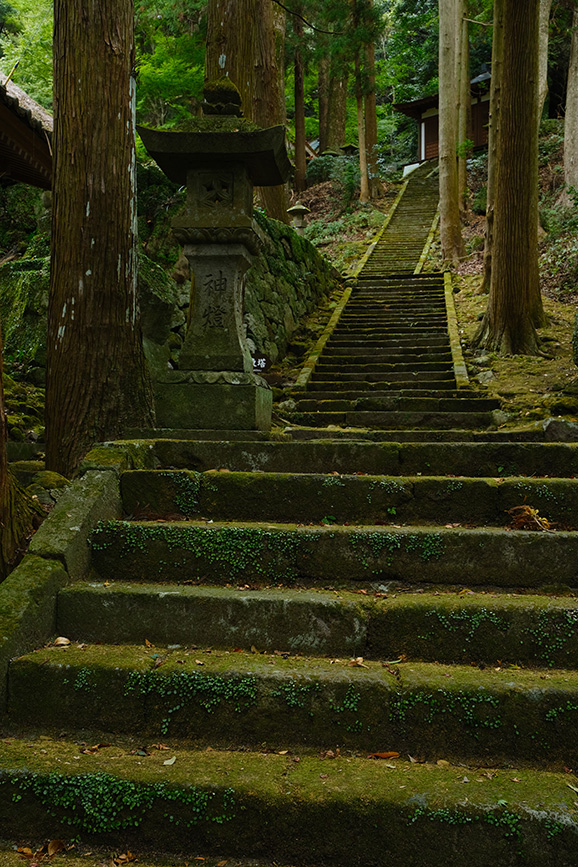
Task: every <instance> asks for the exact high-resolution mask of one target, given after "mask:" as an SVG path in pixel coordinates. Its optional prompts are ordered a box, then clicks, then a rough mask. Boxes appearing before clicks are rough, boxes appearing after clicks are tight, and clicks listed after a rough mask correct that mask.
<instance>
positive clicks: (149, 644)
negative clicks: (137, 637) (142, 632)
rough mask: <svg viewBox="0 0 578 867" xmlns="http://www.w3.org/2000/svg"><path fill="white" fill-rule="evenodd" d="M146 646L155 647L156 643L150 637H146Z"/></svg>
mask: <svg viewBox="0 0 578 867" xmlns="http://www.w3.org/2000/svg"><path fill="white" fill-rule="evenodd" d="M145 647H154V644H153V643H152V641H149V640H148V638H145Z"/></svg>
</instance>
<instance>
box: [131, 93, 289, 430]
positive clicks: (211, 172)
mask: <svg viewBox="0 0 578 867" xmlns="http://www.w3.org/2000/svg"><path fill="white" fill-rule="evenodd" d="M204 94H205V100H206V102H205V104H204V105H203V111H204V114H205V117H203V118H199V119H198V120H197V121H196V122H194V123H195V126H194V127H193V128H192V130H191V131H190V132H188V131H187V132H165V131H160V130H150V129H144V128H141V127H139V128H138V131H139V134H140V136H141V138H142V140H143V143H144V145H145V147H146V149H147V151H148V153H149V154H150V156H151V157H152V158H153V159H154V160H156V162H157V163H158V165H159V166H160V168H161V169H162V170H163V172H164V173H165V174H166V175H167V177H169V178H170V179H171V180H172V181H175V182H176V183H178V184H186V188H187V200H186V204H185V208H184V210H183V211H182V212H181V213H180V214H179V215H178V216H177V217H175V218H174V219H173V222H172V226H173V234H174V236H175V237H176V239H177V240H178V241H179V243H180V244H182V245H183V249H184V254H185V256H186V257H187V259H188V261H189V263H190V266H191V271H192V273H193V288H192V292H191V307H190V310H189V317H188V321H189V327H188V331H187V335H186V338H185V342H184V345H183V348H182V350H181V354H180V358H179V370H169V371H167V372H166V374H165V376H163V377H162V380H157V382H156V383H155V409H156V414H157V425H158V426H159V427H169V428H189V429H204V430H206V429H218V430H227V429H230V430H255V429H259V430H269V429H270V427H271V407H272V395H271V390H270V388H269V386H268V384H267V383H266V382H265V380H264V379H262V378H261V377H259V376H257V375H256V374H255V373H253V361H252V358H251V354H250V352H249V347H248V345H247V340H246V336H245V328H244V323H243V286H244V275H245V272H246V271H247V269H248V268H249V266H250V264H251V262H252V260H253V257H254V255H255V254H256V253H257V252H258V250H259V246H260V229H259V227H258V225H257V224H256V223H255V221H254V220H253V186H254V185H255V186H261V187H263V186H273V185H277V184H282V183H284V182H285V180H286V179H287V177H288V175H289V171H290V168H291V163H290V162H289V158H288V156H287V151H286V149H285V128H284V127H283V126H275V127H270V128H269V129H261V128H259V127H257V126H256V125H255V124H252V123H250V122H249V121H247V120H245V119H244V118H242V117H241V116H240V114H241V111H240V102H241V100H240V96H239V92H238V90H237V88H236V87H235V85H234V84H232V83H231V82H230V81H229V79H227V78H223V79H219V81H217V82H213V83H210V84H208V85H206V86H205V91H204Z"/></svg>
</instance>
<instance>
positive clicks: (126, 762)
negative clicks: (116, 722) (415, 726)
mask: <svg viewBox="0 0 578 867" xmlns="http://www.w3.org/2000/svg"><path fill="white" fill-rule="evenodd" d="M40 743H41V742H37V743H34V742H33V747H32V748H31V747H30V741H20V740H13V741H12V742H11V743H10V745H3V748H2V752H1V753H0V766H1V768H2V770H0V781H1V783H2V785H0V804H1V807H2V810H1V813H2V823H1V824H0V833H1V834H2V837H3V838H4V839H11V840H14V839H15V838H16V839H22V838H24V839H26V838H27V836H28V835H29V833H30V827H31V824H30V823H31V820H33V821H34V831H35V833H37V834H38V835H43V836H44V837H46V838H47V839H55V838H63V837H64V838H65V839H66V838H68V837H69V836H70V835H71V834H74V835H75V836H78V837H80V839H81V840H83V841H85V842H86V843H88V844H90V845H92V844H96V843H99V842H102V843H106V844H108V845H117V846H120V847H122V848H121V849H120V851H123V852H124V851H126V848H127V847H129V848H130V849H131V850H132V851H138V852H139V853H140V852H142V851H143V850H144V851H150V850H152V851H154V852H159V851H160V852H166V853H175V854H176V853H178V854H180V855H181V856H182V854H183V853H189V852H190V853H191V854H192V853H194V852H198V851H199V848H200V847H202V848H203V850H204V851H206V852H208V853H216V852H218V853H220V854H223V855H225V856H233V857H234V856H244V857H247V856H250V857H253V858H259V857H262V856H266V857H267V858H269V859H270V858H274V859H275V860H276V862H277V863H278V862H280V861H283V860H285V861H289V862H294V863H297V864H300V865H302V864H305V865H316V864H319V863H322V864H323V863H328V864H331V863H338V862H339V859H340V857H341V855H342V853H343V845H344V840H347V850H348V852H351V853H354V857H353V855H352V857H351V859H349V856H348V860H351V863H352V864H355V865H363V864H370V863H371V864H374V863H375V864H378V863H383V859H384V857H385V858H387V859H388V860H390V861H391V863H395V864H404V863H410V862H411V861H413V862H414V863H415V864H421V863H423V854H424V852H428V853H429V854H428V864H430V865H432V867H441V865H443V864H447V863H448V861H449V860H451V863H452V864H453V865H455V867H487V864H488V863H496V864H500V863H502V864H503V863H507V861H512V860H513V859H517V858H518V857H519V853H520V852H522V853H523V854H524V855H526V856H531V858H532V864H542V865H547V867H554V865H556V867H574V865H575V863H576V861H575V855H576V848H575V847H576V832H577V822H576V814H575V792H573V791H572V789H571V788H570V786H569V781H570V782H572V783H573V782H574V781H575V778H574V777H572V776H570V777H569V776H568V775H565V774H556V773H548V772H536V771H531V770H525V769H516V768H508V769H506V770H504V771H496V770H495V769H494V768H490V769H484V768H470V767H467V766H466V767H464V766H453V765H449V764H447V765H444V766H440V765H426V764H418V763H411V762H410V761H409V759H407V760H403V761H402V760H401V759H393V758H392V759H386V760H379V759H373V760H368V759H367V758H355V757H342V756H338V757H337V758H335V759H322V758H320V757H309V756H303V755H301V756H300V755H296V754H294V753H291V752H288V753H287V755H274V754H267V753H250V752H222V751H217V750H213V751H210V752H206V751H204V752H189V751H184V750H182V749H179V748H178V747H177V748H174V749H172V748H171V749H170V750H168V751H157V750H153V751H152V754H151V755H149V756H146V757H142V756H138V755H127V752H129V751H128V750H127V749H122V748H118V747H116V746H111V747H106V748H101V749H100V750H99V751H98V752H97V754H91V755H84V754H82V753H81V752H80V750H79V747H78V745H77V744H75V743H69V742H61V743H56V742H54V741H51V740H48V739H47V740H45V741H44V742H43V746H42V747H40ZM40 749H44V750H45V751H46V752H45V753H43V754H39V753H40ZM326 754H327V753H326ZM166 756H169V759H170V760H171V761H172V760H173V758H174V763H173V764H172V765H169V766H166V765H164V762H165V761H167V759H166V758H165V757H166ZM465 780H467V781H468V782H464V781H465ZM63 796H64V797H63ZM63 801H64V804H63ZM72 804H75V805H76V809H75V810H71V809H70V807H71V805H72ZM95 807H96V809H95ZM264 829H265V830H266V833H264ZM474 841H475V845H473V842H474ZM434 853H435V854H434ZM434 857H435V859H436V860H433V858H434Z"/></svg>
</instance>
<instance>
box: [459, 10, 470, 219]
mask: <svg viewBox="0 0 578 867" xmlns="http://www.w3.org/2000/svg"><path fill="white" fill-rule="evenodd" d="M462 4H463V5H462V9H461V10H460V11H461V21H459V22H458V26H459V29H460V45H459V54H458V78H459V82H460V92H459V104H458V106H459V107H458V196H459V206H460V213H461V214H465V211H466V200H467V194H468V168H467V161H468V156H469V150H468V148H466V141H467V139H468V131H469V127H470V118H471V101H472V100H471V90H470V41H469V31H468V20H467V14H468V4H467V0H462Z"/></svg>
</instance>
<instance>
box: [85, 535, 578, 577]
mask: <svg viewBox="0 0 578 867" xmlns="http://www.w3.org/2000/svg"><path fill="white" fill-rule="evenodd" d="M91 546H92V566H93V568H94V569H95V570H96V572H97V573H98V574H99V575H100V576H101V578H103V579H105V580H118V579H119V578H120V579H122V580H139V581H141V580H144V581H152V582H153V583H158V582H159V580H164V581H166V582H168V583H173V582H174V581H182V580H185V579H188V580H195V581H199V582H200V583H222V584H227V583H230V582H231V581H236V580H237V579H240V580H241V581H253V580H257V581H261V582H263V583H267V584H271V583H273V584H284V585H288V584H289V585H291V584H295V583H299V584H302V583H303V582H304V581H307V582H310V583H313V584H315V583H318V582H327V581H332V580H333V581H335V579H336V576H341V577H343V579H344V580H350V581H366V582H367V581H371V580H374V581H380V582H384V581H391V580H395V581H398V582H399V581H401V582H407V583H408V584H416V583H420V582H427V583H428V584H442V585H444V584H448V583H451V581H452V579H451V577H450V576H456V575H459V576H460V583H462V584H463V586H470V587H475V586H478V587H510V588H516V587H518V588H524V589H531V588H541V587H544V586H551V585H552V581H553V580H554V581H555V582H556V584H557V585H558V586H567V587H569V588H571V587H575V586H576V585H577V583H578V579H577V574H576V562H578V533H575V532H566V531H559V532H556V533H539V532H530V531H523V530H511V531H508V530H504V529H498V528H492V529H487V528H476V529H464V528H461V527H456V528H454V527H451V528H447V527H436V526H434V527H419V526H406V527H401V526H391V525H390V526H371V525H359V526H355V527H349V526H343V525H331V526H324V527H320V526H299V525H297V524H280V523H264V522H262V523H259V524H255V523H250V522H225V523H223V522H216V521H215V522H212V523H203V522H198V521H185V522H178V521H177V522H171V523H169V522H160V523H159V522H154V521H151V522H145V523H142V522H136V521H135V522H129V521H107V522H103V523H101V524H100V525H99V526H98V527H97V529H96V530H95V531H94V532H93V533H92V536H91ZM553 564H556V566H555V570H554V571H553Z"/></svg>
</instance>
